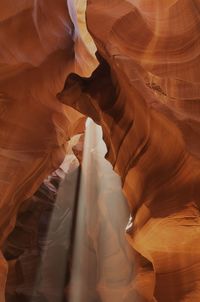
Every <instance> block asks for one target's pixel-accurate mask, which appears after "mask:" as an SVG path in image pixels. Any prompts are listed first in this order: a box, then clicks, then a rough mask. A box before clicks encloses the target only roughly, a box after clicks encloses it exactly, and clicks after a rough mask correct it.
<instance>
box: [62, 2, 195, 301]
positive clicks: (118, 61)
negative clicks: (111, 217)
mask: <svg viewBox="0 0 200 302" xmlns="http://www.w3.org/2000/svg"><path fill="white" fill-rule="evenodd" d="M199 9H200V3H199V1H195V0H194V1H187V0H184V1H180V0H179V1H178V0H177V1H159V3H158V1H153V0H152V1H142V0H135V1H134V0H130V1H121V0H112V1H106V0H101V1H100V0H89V1H88V6H87V25H88V29H89V32H90V34H91V35H92V37H93V39H94V41H95V44H96V46H97V50H98V54H97V56H98V59H99V62H100V65H99V67H98V68H97V69H96V70H95V71H94V73H93V74H92V76H91V78H81V77H79V76H77V75H71V76H70V77H68V79H67V81H66V84H65V89H64V91H63V92H62V93H61V94H60V95H59V96H58V97H59V99H60V100H61V101H62V102H63V103H65V104H67V105H70V106H73V107H74V108H76V109H77V110H79V111H80V112H82V113H84V114H86V115H89V116H90V117H91V118H93V119H94V121H95V122H96V123H98V124H100V125H101V126H102V128H103V136H104V140H105V142H106V145H107V147H108V152H107V154H106V158H107V159H108V160H109V161H110V162H111V163H112V165H113V167H114V169H115V171H116V172H117V173H118V174H119V175H120V176H121V178H122V181H123V190H124V192H125V195H126V197H127V199H128V201H129V205H130V208H131V211H132V218H131V219H130V223H129V226H128V228H127V238H128V240H129V242H130V244H131V245H132V246H133V248H134V249H135V250H136V251H137V252H139V253H140V254H141V255H143V257H144V259H146V260H145V262H146V263H145V262H144V263H143V262H141V267H144V268H146V272H145V273H143V277H142V279H141V280H139V281H138V282H135V284H133V288H132V290H130V293H129V294H127V299H128V297H129V295H134V292H137V293H138V295H139V297H140V298H141V301H155V300H157V301H161V302H165V301H172V302H173V301H174V302H177V301H184V302H185V301H194V302H195V301H198V299H199V298H198V297H199V295H200V292H199V284H200V278H199V263H200V246H199V243H198V238H199V232H200V231H199V225H200V220H199V196H200V192H199V184H200V162H199V156H200V153H199V130H200V128H199V117H200V115H199V114H200V101H199V87H200V86H199V84H200V83H199V53H200V52H199V51H200V49H199V39H200V34H199ZM100 24H101V26H100ZM149 273H150V274H151V276H152V275H153V274H154V277H151V282H150V283H151V284H150V286H147V287H146V288H145V289H144V287H141V284H142V283H143V284H144V283H145V278H146V280H148V274H149ZM124 301H126V299H125V300H124ZM127 301H128V300H127Z"/></svg>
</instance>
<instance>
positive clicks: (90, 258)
mask: <svg viewBox="0 0 200 302" xmlns="http://www.w3.org/2000/svg"><path fill="white" fill-rule="evenodd" d="M105 153H106V146H105V144H104V142H103V140H102V130H101V127H100V126H97V125H96V124H95V123H94V122H93V121H92V120H91V119H88V120H87V123H86V134H85V142H84V154H83V162H82V168H81V179H80V187H79V196H78V202H77V205H78V207H77V213H76V219H75V221H76V227H75V233H74V232H73V234H75V236H74V241H73V242H74V245H73V257H72V262H71V263H70V262H69V259H70V261H71V257H70V255H71V239H72V238H71V226H72V223H73V209H74V200H75V199H76V196H75V195H76V190H77V177H78V168H77V165H75V169H74V170H73V171H72V172H71V173H67V174H66V177H65V179H64V181H62V182H61V184H60V187H59V190H58V195H57V199H56V202H55V203H54V204H53V205H52V206H53V211H52V212H50V217H49V218H48V217H46V216H45V217H43V218H42V219H43V226H45V225H46V227H47V231H46V232H45V233H44V235H43V236H41V237H40V242H39V245H40V248H41V254H42V256H41V261H40V264H39V266H38V267H37V275H36V278H35V284H34V289H33V284H32V283H31V284H30V288H27V294H28V292H29V295H30V296H32V299H31V300H30V302H35V301H37V302H46V301H48V302H55V301H56V302H63V301H69V302H100V301H101V302H110V301H115V302H121V301H123V297H124V295H125V293H126V291H127V288H128V287H129V284H130V282H131V281H132V279H133V266H134V263H133V262H134V261H133V259H132V258H131V257H132V256H131V255H132V251H131V248H130V247H129V245H128V243H127V242H126V240H125V236H124V230H125V225H126V223H127V221H128V216H129V212H128V207H127V205H126V203H125V200H124V197H123V195H122V192H121V183H120V179H119V177H118V176H117V175H116V174H115V173H114V172H113V170H112V167H111V165H110V164H109V163H108V162H107V161H106V160H105V159H104V155H105ZM46 219H47V220H48V221H46ZM41 227H42V226H41ZM32 256H33V255H32V254H30V257H28V258H27V267H26V269H29V261H30V260H31V259H32V258H31V257H32ZM31 261H32V260H31ZM66 270H67V272H66ZM69 272H71V273H69ZM70 275H71V278H70ZM67 279H68V280H67ZM69 280H70V282H69ZM66 283H68V286H67V287H66ZM65 287H66V289H65V296H64V288H65ZM31 292H32V295H31Z"/></svg>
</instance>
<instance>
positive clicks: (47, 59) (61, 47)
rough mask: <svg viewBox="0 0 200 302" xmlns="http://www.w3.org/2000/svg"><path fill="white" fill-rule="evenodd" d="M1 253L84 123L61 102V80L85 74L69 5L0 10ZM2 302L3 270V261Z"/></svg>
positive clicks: (25, 1)
mask: <svg viewBox="0 0 200 302" xmlns="http://www.w3.org/2000/svg"><path fill="white" fill-rule="evenodd" d="M0 21H1V23H0V41H1V49H0V121H1V127H0V217H1V222H0V233H1V236H0V243H1V244H0V247H2V246H3V244H4V242H5V239H6V238H7V236H8V235H9V233H10V232H11V231H12V229H13V228H14V226H15V220H16V215H17V212H18V210H19V208H20V207H21V204H22V203H23V202H24V201H25V200H27V199H29V197H31V196H32V195H33V193H34V192H35V191H36V190H37V188H38V187H39V185H40V184H41V183H42V181H43V180H44V178H45V177H46V176H47V175H49V173H51V172H52V171H54V170H55V169H57V168H58V167H59V165H60V163H61V162H62V160H63V158H64V156H65V154H66V150H67V140H68V139H69V137H71V136H72V135H74V134H76V133H78V132H80V131H82V130H83V127H84V117H83V116H82V115H80V114H79V113H77V112H76V111H75V110H73V109H72V108H67V107H65V106H63V105H62V104H61V103H59V102H58V100H57V99H56V94H57V93H58V92H59V91H60V90H61V88H62V87H63V84H64V80H65V78H66V75H67V74H69V73H70V72H72V71H77V72H81V73H82V74H87V73H88V72H89V71H90V68H91V67H90V63H91V64H93V63H92V62H93V61H92V58H91V55H90V54H89V53H88V52H87V49H86V48H85V46H84V44H83V42H82V41H81V39H80V36H79V33H78V28H77V21H76V16H75V11H74V7H73V2H72V1H70V0H69V1H64V0H59V1H56V2H55V1H51V0H47V1H46V0H44V1H43V0H42V1H34V0H20V1H15V2H12V1H7V0H2V1H1V3H0ZM0 258H1V259H0V301H4V287H5V280H6V272H7V264H6V262H5V260H4V258H3V256H2V254H1V256H0Z"/></svg>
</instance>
